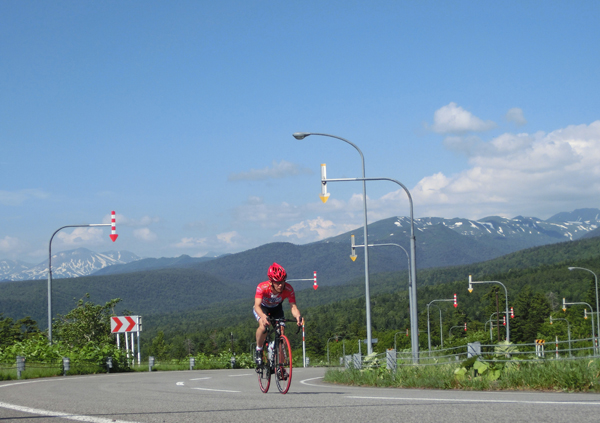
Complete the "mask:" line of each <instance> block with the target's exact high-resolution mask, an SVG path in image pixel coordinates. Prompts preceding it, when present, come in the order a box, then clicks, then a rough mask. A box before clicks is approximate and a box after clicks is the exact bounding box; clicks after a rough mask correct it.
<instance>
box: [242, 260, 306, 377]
mask: <svg viewBox="0 0 600 423" xmlns="http://www.w3.org/2000/svg"><path fill="white" fill-rule="evenodd" d="M267 275H268V277H269V280H268V281H265V282H261V283H259V284H258V286H257V287H256V295H255V296H254V309H253V311H254V317H256V320H257V321H258V329H257V330H256V352H255V358H254V361H255V362H256V365H257V366H259V365H260V364H261V357H262V349H263V348H262V347H263V344H264V343H265V339H266V337H267V333H266V330H267V326H268V325H269V318H268V316H270V317H273V318H275V319H283V318H284V314H283V305H282V304H283V300H285V299H286V298H287V299H288V302H289V303H290V306H291V308H292V316H294V318H295V319H296V322H297V324H298V326H302V317H301V315H300V310H298V307H297V306H296V296H295V294H294V288H292V286H291V285H289V284H287V283H285V280H286V278H287V273H286V272H285V269H284V268H283V267H281V266H280V265H278V264H277V263H273V264H272V265H271V267H269V271H268V272H267ZM282 330H283V328H282Z"/></svg>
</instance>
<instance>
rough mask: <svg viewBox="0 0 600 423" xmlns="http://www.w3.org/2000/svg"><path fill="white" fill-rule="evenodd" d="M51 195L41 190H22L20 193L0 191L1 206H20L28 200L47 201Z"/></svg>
mask: <svg viewBox="0 0 600 423" xmlns="http://www.w3.org/2000/svg"><path fill="white" fill-rule="evenodd" d="M49 197H50V194H48V193H47V192H44V191H42V190H40V189H22V190H19V191H2V190H0V204H2V205H4V206H19V205H21V204H23V203H24V202H25V201H27V200H31V199H37V200H45V199H46V198H49Z"/></svg>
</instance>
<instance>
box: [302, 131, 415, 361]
mask: <svg viewBox="0 0 600 423" xmlns="http://www.w3.org/2000/svg"><path fill="white" fill-rule="evenodd" d="M309 135H321V136H326V137H332V138H337V139H339V140H342V141H344V142H347V143H348V144H350V145H352V146H353V147H354V148H356V149H357V150H358V151H359V153H360V155H361V158H362V159H363V177H362V178H337V179H327V178H326V172H325V165H321V184H322V185H321V199H322V200H323V202H325V201H327V198H328V197H329V194H328V193H327V182H348V181H362V182H363V201H364V210H365V216H364V220H365V228H364V238H365V239H364V243H365V244H364V247H365V285H366V303H367V342H368V350H369V353H371V352H372V351H373V347H372V345H371V323H370V322H371V305H370V296H369V283H368V280H369V279H368V277H369V275H368V268H369V267H368V262H369V255H368V244H369V239H368V234H367V191H366V181H391V182H394V183H396V184H398V185H400V187H402V189H403V190H404V192H405V193H406V195H407V196H408V201H409V204H410V254H411V257H410V261H411V266H410V271H411V281H410V282H411V283H412V285H413V288H414V289H412V297H411V301H412V304H411V305H412V307H411V308H410V317H411V318H410V326H411V345H412V355H413V357H412V359H413V363H415V364H416V363H418V361H419V338H418V336H419V325H418V313H417V264H416V242H415V225H414V217H413V201H412V196H411V195H410V191H409V190H408V188H406V187H405V186H404V185H403V184H402V183H401V182H399V181H397V180H395V179H392V178H366V177H365V172H364V157H363V155H362V152H360V149H359V148H358V147H357V146H356V145H354V144H352V143H351V142H350V141H348V140H345V139H344V138H340V137H337V136H335V135H329V134H320V133H309V132H296V133H294V138H296V139H298V140H301V139H304V138H306V137H307V136H309Z"/></svg>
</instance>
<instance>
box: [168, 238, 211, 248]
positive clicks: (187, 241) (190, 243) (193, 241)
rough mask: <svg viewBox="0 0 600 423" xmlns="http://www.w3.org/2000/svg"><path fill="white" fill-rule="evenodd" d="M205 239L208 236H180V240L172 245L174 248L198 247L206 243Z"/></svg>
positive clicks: (206, 239)
mask: <svg viewBox="0 0 600 423" xmlns="http://www.w3.org/2000/svg"><path fill="white" fill-rule="evenodd" d="M207 241H208V238H192V237H187V238H181V241H179V242H178V243H176V244H173V247H175V248H184V249H185V248H198V247H204V246H206V245H207Z"/></svg>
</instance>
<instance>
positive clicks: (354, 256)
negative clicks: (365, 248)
mask: <svg viewBox="0 0 600 423" xmlns="http://www.w3.org/2000/svg"><path fill="white" fill-rule="evenodd" d="M356 257H358V256H357V255H356V254H354V255H353V256H350V258H351V259H352V261H356Z"/></svg>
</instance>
